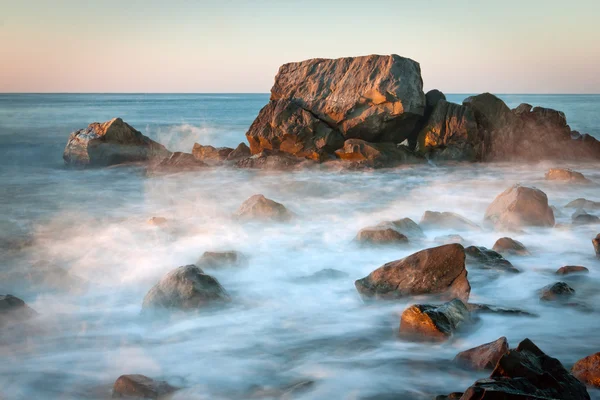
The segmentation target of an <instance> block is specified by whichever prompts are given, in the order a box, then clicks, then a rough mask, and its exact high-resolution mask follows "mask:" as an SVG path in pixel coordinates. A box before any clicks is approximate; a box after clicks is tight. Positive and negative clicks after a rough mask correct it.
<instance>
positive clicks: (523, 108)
mask: <svg viewBox="0 0 600 400" xmlns="http://www.w3.org/2000/svg"><path fill="white" fill-rule="evenodd" d="M532 108H533V106H532V105H531V104H527V103H521V104H519V105H518V106H517V107H516V108H513V110H512V111H513V113H514V114H515V115H517V116H520V115H521V114H525V113H529V112H531V109H532Z"/></svg>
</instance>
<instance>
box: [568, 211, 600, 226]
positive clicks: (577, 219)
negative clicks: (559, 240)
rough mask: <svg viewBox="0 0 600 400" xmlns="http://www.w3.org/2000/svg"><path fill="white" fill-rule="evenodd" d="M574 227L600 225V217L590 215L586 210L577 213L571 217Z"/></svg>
mask: <svg viewBox="0 0 600 400" xmlns="http://www.w3.org/2000/svg"><path fill="white" fill-rule="evenodd" d="M571 220H572V221H573V225H589V224H600V217H597V216H595V215H592V214H588V213H587V212H585V211H584V210H578V211H576V212H575V213H574V214H573V216H572V217H571Z"/></svg>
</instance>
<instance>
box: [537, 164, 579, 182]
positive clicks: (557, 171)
mask: <svg viewBox="0 0 600 400" xmlns="http://www.w3.org/2000/svg"><path fill="white" fill-rule="evenodd" d="M544 177H545V178H546V180H548V181H566V182H577V183H590V180H589V179H587V178H586V177H585V176H583V174H582V173H581V172H577V171H573V170H570V169H563V168H551V169H550V170H548V172H546V174H545V176H544Z"/></svg>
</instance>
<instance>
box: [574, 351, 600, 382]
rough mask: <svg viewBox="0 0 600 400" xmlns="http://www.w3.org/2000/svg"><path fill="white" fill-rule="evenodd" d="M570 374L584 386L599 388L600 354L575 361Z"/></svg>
mask: <svg viewBox="0 0 600 400" xmlns="http://www.w3.org/2000/svg"><path fill="white" fill-rule="evenodd" d="M571 373H572V374H573V375H574V376H575V378H577V379H579V380H580V381H581V382H583V383H585V384H586V385H589V386H593V387H596V388H600V352H599V353H595V354H592V355H589V356H587V357H585V358H582V359H581V360H579V361H577V362H576V363H575V365H573V368H571Z"/></svg>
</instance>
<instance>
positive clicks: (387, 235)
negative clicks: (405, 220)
mask: <svg viewBox="0 0 600 400" xmlns="http://www.w3.org/2000/svg"><path fill="white" fill-rule="evenodd" d="M354 240H355V241H356V242H358V243H361V244H365V245H399V244H406V243H408V238H407V237H406V236H404V235H403V234H401V233H400V232H398V231H396V230H394V229H392V228H381V227H379V228H378V227H374V228H364V229H361V230H360V231H359V232H358V234H357V235H356V238H355V239H354Z"/></svg>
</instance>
